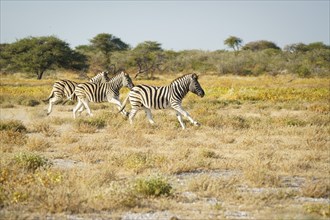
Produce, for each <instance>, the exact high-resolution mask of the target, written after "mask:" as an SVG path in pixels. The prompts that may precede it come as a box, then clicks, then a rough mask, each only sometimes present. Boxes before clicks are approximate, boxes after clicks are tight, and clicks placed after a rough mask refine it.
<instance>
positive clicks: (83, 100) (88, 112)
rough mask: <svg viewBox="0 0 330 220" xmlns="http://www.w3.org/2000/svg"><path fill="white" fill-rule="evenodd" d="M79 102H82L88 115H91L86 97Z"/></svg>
mask: <svg viewBox="0 0 330 220" xmlns="http://www.w3.org/2000/svg"><path fill="white" fill-rule="evenodd" d="M81 102H82V103H83V104H84V107H85V108H86V111H87V114H88V115H89V116H91V117H92V116H93V114H92V112H91V109H90V108H89V105H88V99H87V98H86V99H81Z"/></svg>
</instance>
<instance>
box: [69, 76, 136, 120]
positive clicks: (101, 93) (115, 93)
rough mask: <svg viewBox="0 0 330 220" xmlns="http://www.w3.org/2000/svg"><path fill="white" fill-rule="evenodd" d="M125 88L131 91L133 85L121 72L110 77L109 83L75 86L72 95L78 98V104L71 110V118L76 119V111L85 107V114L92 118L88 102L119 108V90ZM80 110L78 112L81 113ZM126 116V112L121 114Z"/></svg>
mask: <svg viewBox="0 0 330 220" xmlns="http://www.w3.org/2000/svg"><path fill="white" fill-rule="evenodd" d="M123 86H126V87H128V88H129V89H131V88H132V87H133V86H134V85H133V83H132V79H131V78H130V77H129V75H128V74H127V73H125V72H121V73H119V74H117V75H115V76H114V77H112V78H111V79H110V80H109V82H106V83H100V84H94V83H90V82H87V83H82V84H78V85H77V86H76V89H75V91H74V94H75V95H76V96H77V98H78V104H77V105H76V107H75V108H74V109H73V118H76V112H77V110H78V109H81V108H83V107H85V108H86V109H87V113H88V114H89V115H90V116H92V115H93V114H92V113H91V110H90V108H89V105H88V103H89V102H106V101H108V102H110V103H114V104H116V105H117V106H118V109H120V108H121V103H120V101H119V90H120V89H121V88H122V87H123ZM81 111H82V110H79V112H81ZM123 114H124V115H126V116H127V113H126V112H123Z"/></svg>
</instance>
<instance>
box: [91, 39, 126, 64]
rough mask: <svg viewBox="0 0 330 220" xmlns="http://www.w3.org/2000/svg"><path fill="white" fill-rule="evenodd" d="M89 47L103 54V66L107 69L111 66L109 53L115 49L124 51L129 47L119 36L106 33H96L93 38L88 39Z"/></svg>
mask: <svg viewBox="0 0 330 220" xmlns="http://www.w3.org/2000/svg"><path fill="white" fill-rule="evenodd" d="M90 42H91V47H92V48H93V49H94V50H96V52H97V51H99V52H101V53H102V55H103V56H104V62H102V61H100V62H101V63H104V64H103V65H104V67H103V68H106V69H108V68H109V67H110V66H111V64H110V63H111V54H112V52H115V51H124V50H127V49H129V45H128V44H126V43H125V42H123V41H122V40H121V39H120V38H118V37H116V36H114V35H112V34H107V33H101V34H98V35H96V36H95V37H94V38H93V39H91V40H90Z"/></svg>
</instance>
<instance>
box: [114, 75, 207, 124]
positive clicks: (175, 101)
mask: <svg viewBox="0 0 330 220" xmlns="http://www.w3.org/2000/svg"><path fill="white" fill-rule="evenodd" d="M189 91H190V92H192V93H195V94H196V95H198V96H200V97H203V96H204V95H205V93H204V90H203V89H202V87H201V85H200V84H199V82H198V76H197V75H196V74H195V73H192V74H187V75H183V76H181V77H179V78H177V79H175V80H173V81H172V82H171V83H170V85H167V86H161V87H156V86H148V85H137V86H135V87H133V88H132V89H131V91H130V92H129V93H128V96H127V97H126V98H125V100H124V102H123V105H122V108H121V109H120V111H121V110H124V108H125V106H126V103H127V100H128V99H129V101H130V103H131V106H132V110H131V112H130V113H129V120H130V123H131V124H133V118H134V116H135V115H136V113H137V111H138V110H140V109H141V108H143V109H144V111H145V113H146V115H147V118H148V120H149V122H150V123H151V124H154V123H155V122H154V120H153V118H152V114H151V109H166V108H169V107H171V108H173V109H174V110H175V111H176V115H177V118H178V120H179V122H180V125H181V127H182V129H185V124H184V123H183V120H182V115H183V116H185V117H187V118H188V119H189V120H190V122H191V123H192V124H194V125H196V126H199V125H200V124H199V123H198V122H197V121H195V120H194V119H193V118H192V117H191V116H190V115H189V113H188V112H187V111H185V110H184V109H183V108H182V106H181V103H182V99H183V98H184V97H185V95H186V94H187V93H188V92H189Z"/></svg>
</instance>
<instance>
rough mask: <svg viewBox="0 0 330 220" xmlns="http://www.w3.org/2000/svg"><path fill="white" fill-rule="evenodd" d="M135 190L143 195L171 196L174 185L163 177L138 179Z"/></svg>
mask: <svg viewBox="0 0 330 220" xmlns="http://www.w3.org/2000/svg"><path fill="white" fill-rule="evenodd" d="M134 189H135V191H136V192H137V193H138V194H140V195H143V196H156V197H158V196H161V195H165V196H169V195H171V191H172V186H171V185H170V184H169V183H168V182H167V181H166V180H164V179H163V178H161V177H150V178H147V179H138V180H137V181H136V183H135V186H134Z"/></svg>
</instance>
